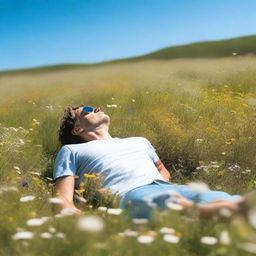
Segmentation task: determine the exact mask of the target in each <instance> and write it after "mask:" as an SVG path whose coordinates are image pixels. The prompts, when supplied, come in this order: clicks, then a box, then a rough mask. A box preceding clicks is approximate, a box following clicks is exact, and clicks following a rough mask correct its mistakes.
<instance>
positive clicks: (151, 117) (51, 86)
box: [0, 56, 256, 256]
mask: <svg viewBox="0 0 256 256" xmlns="http://www.w3.org/2000/svg"><path fill="white" fill-rule="evenodd" d="M255 64H256V58H255V57H252V56H247V57H240V56H233V57H229V58H218V59H217V58H216V59H177V60H161V61H160V60H154V61H144V62H143V61H141V62H135V63H122V64H120V63H119V64H111V65H100V66H95V67H81V68H74V69H73V68H72V67H70V68H69V69H65V70H57V71H56V70H55V71H52V72H51V71H49V70H47V72H37V73H31V74H29V73H24V74H9V75H1V73H0V93H1V99H0V152H1V157H0V200H1V207H0V227H1V229H0V255H26V256H30V255H45V256H46V255H47V256H48V255H63V254H64V255H111V256H115V255H116V256H117V255H118V256H119V255H183V256H184V255H187V256H193V255H194V256H196V255H197V256H198V255H211V256H214V255H232V256H233V255H252V254H255V253H256V230H255V228H256V222H255V219H256V209H254V210H252V211H251V212H250V215H248V218H245V217H242V216H233V217H230V218H228V217H226V218H223V219H213V220H199V219H198V218H197V217H193V218H191V217H185V216H182V215H181V214H180V213H179V212H177V211H174V210H168V211H162V212H159V211H157V210H155V213H154V214H155V218H154V220H153V221H151V222H148V223H145V222H144V223H143V222H139V221H138V220H133V221H132V220H131V219H130V218H129V216H128V214H127V213H126V212H125V211H123V212H121V213H120V211H118V210H117V209H115V208H116V207H117V204H116V202H115V200H114V199H113V198H109V196H108V195H105V197H104V192H102V191H101V190H98V188H97V186H96V185H97V182H98V181H97V179H96V178H93V177H85V182H84V184H83V187H81V189H80V191H78V192H80V194H81V196H82V195H84V196H85V199H86V200H87V202H85V203H80V206H79V207H80V208H81V209H83V211H84V215H83V216H85V217H86V218H87V221H89V222H90V223H94V227H93V228H92V227H91V228H90V227H89V228H88V225H87V226H86V225H84V223H81V222H82V221H81V218H79V217H77V216H70V215H68V213H67V214H66V215H65V214H62V215H60V214H57V215H56V213H54V212H53V211H52V208H53V205H54V200H52V199H51V198H54V194H53V181H52V170H53V164H54V159H55V157H56V154H57V152H58V150H59V147H60V146H59V144H58V140H57V131H58V126H59V123H60V120H61V117H62V113H63V109H64V107H65V106H66V105H79V104H81V103H83V104H86V105H92V106H100V107H101V108H102V109H103V110H104V112H106V113H107V114H109V116H110V118H111V126H110V133H111V135H112V137H121V138H122V137H127V136H143V137H146V138H148V139H149V140H150V141H151V143H152V144H153V145H154V147H155V148H156V151H157V153H158V155H159V157H160V159H161V160H162V161H163V162H164V164H165V166H166V167H167V169H168V170H170V172H171V174H172V177H173V182H176V183H187V182H189V181H203V182H205V183H207V184H208V185H209V187H210V188H211V189H214V190H224V191H227V192H229V193H232V194H244V193H246V192H249V191H252V190H253V189H255V188H256V179H255V177H256V147H255V142H256V138H255V134H256V65H255ZM94 194H97V195H99V194H100V195H101V197H100V199H97V200H98V201H97V200H96V203H95V198H93V195H94ZM102 194H103V195H102ZM106 207H107V208H106ZM112 209H114V210H112ZM195 215H196V214H195ZM86 218H84V219H83V220H84V221H86ZM95 227H96V228H95ZM97 227H98V230H97ZM21 232H27V233H21ZM22 235H24V237H22Z"/></svg>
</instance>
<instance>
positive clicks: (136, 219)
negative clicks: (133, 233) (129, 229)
mask: <svg viewBox="0 0 256 256" xmlns="http://www.w3.org/2000/svg"><path fill="white" fill-rule="evenodd" d="M132 222H133V223H134V224H146V223H148V219H145V218H134V219H132Z"/></svg>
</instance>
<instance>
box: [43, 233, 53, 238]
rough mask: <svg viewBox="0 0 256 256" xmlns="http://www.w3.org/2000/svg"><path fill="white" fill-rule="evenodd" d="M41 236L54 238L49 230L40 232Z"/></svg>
mask: <svg viewBox="0 0 256 256" xmlns="http://www.w3.org/2000/svg"><path fill="white" fill-rule="evenodd" d="M40 237H41V238H44V239H51V238H52V234H51V233H49V232H43V233H41V234H40Z"/></svg>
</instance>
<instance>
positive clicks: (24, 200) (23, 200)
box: [20, 196, 36, 202]
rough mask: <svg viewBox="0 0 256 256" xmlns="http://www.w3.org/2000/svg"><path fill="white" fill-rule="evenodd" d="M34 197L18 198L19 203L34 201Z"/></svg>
mask: <svg viewBox="0 0 256 256" xmlns="http://www.w3.org/2000/svg"><path fill="white" fill-rule="evenodd" d="M35 198H36V197H35V196H24V197H21V198H20V202H28V201H32V200H34V199H35Z"/></svg>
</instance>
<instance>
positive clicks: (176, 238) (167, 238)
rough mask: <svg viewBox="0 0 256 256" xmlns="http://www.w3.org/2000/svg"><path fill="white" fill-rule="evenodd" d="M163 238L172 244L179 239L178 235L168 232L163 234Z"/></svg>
mask: <svg viewBox="0 0 256 256" xmlns="http://www.w3.org/2000/svg"><path fill="white" fill-rule="evenodd" d="M163 239H164V241H165V242H168V243H172V244H177V243H178V242H179V241H180V238H179V237H177V236H175V235H170V234H167V235H164V236H163Z"/></svg>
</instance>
